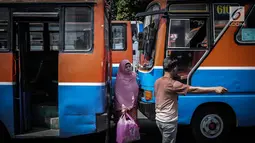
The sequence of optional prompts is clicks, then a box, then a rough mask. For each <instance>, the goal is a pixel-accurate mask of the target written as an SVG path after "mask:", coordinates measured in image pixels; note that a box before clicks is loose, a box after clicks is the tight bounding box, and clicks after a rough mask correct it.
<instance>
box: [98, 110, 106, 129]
mask: <svg viewBox="0 0 255 143" xmlns="http://www.w3.org/2000/svg"><path fill="white" fill-rule="evenodd" d="M107 125H108V114H107V113H104V114H97V115H96V132H102V131H105V130H107V128H108V126H107Z"/></svg>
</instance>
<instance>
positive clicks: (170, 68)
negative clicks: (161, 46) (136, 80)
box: [154, 57, 227, 143]
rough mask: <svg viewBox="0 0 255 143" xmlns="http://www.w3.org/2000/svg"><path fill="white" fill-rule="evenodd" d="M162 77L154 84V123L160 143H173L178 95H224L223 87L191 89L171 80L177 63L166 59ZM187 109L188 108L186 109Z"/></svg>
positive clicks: (175, 71) (175, 72) (225, 90)
mask: <svg viewBox="0 0 255 143" xmlns="http://www.w3.org/2000/svg"><path fill="white" fill-rule="evenodd" d="M163 69H164V76H163V77H161V78H159V79H158V80H157V81H156V82H155V84H154V89H155V91H154V95H155V97H156V105H155V112H156V123H157V126H158V128H159V130H160V132H161V135H162V143H175V141H176V133H177V121H178V94H183V95H185V94H187V92H190V93H209V92H215V93H218V94H220V93H224V92H227V89H226V88H224V87H192V86H189V85H186V84H182V83H181V82H179V81H176V80H174V79H173V77H175V76H176V74H177V61H176V60H173V59H171V58H170V57H167V58H165V59H164V63H163ZM187 108H188V107H187Z"/></svg>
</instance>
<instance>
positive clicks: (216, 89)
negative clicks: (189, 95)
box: [214, 86, 228, 94]
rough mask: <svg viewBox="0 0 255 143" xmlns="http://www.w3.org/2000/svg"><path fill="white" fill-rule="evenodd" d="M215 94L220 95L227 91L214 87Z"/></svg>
mask: <svg viewBox="0 0 255 143" xmlns="http://www.w3.org/2000/svg"><path fill="white" fill-rule="evenodd" d="M214 90H215V92H216V93H218V94H222V93H225V92H227V91H228V90H227V89H226V88H224V87H221V86H219V87H215V89H214Z"/></svg>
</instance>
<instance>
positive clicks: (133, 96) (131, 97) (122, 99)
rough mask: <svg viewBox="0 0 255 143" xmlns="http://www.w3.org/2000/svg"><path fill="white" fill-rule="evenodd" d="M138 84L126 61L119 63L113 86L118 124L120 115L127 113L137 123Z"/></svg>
mask: <svg viewBox="0 0 255 143" xmlns="http://www.w3.org/2000/svg"><path fill="white" fill-rule="evenodd" d="M138 88H139V87H138V84H137V82H136V74H135V73H134V72H133V71H132V66H131V63H130V62H129V61H128V60H122V61H121V62H120V66H119V71H118V74H117V78H116V85H115V111H116V121H117V122H118V120H119V118H120V116H121V115H122V113H124V112H127V113H128V114H129V115H130V116H131V117H132V118H133V119H134V120H135V121H136V122H137V98H138V90H139V89H138Z"/></svg>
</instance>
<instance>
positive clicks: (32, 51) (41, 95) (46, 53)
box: [13, 13, 59, 137]
mask: <svg viewBox="0 0 255 143" xmlns="http://www.w3.org/2000/svg"><path fill="white" fill-rule="evenodd" d="M30 14H31V13H30ZM38 15H40V13H39V14H38V13H37V15H36V16H38ZM42 15H44V17H28V16H27V14H26V13H17V14H16V15H15V13H14V20H13V43H15V44H14V45H13V46H14V49H15V51H16V53H15V56H16V71H17V72H16V73H17V75H16V77H17V79H16V81H17V85H16V95H15V96H16V98H15V99H16V101H15V107H16V108H15V109H16V110H15V111H16V113H15V119H16V120H15V121H16V122H15V123H16V125H15V126H16V127H15V129H16V131H15V132H16V134H17V135H18V136H21V137H23V136H24V137H25V136H29V137H31V136H32V137H33V136H34V137H38V136H58V46H59V44H58V39H59V20H58V17H55V18H52V16H51V17H50V18H48V17H45V15H47V14H45V13H44V14H42ZM33 19H39V20H36V21H35V20H33ZM52 129H53V130H52Z"/></svg>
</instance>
